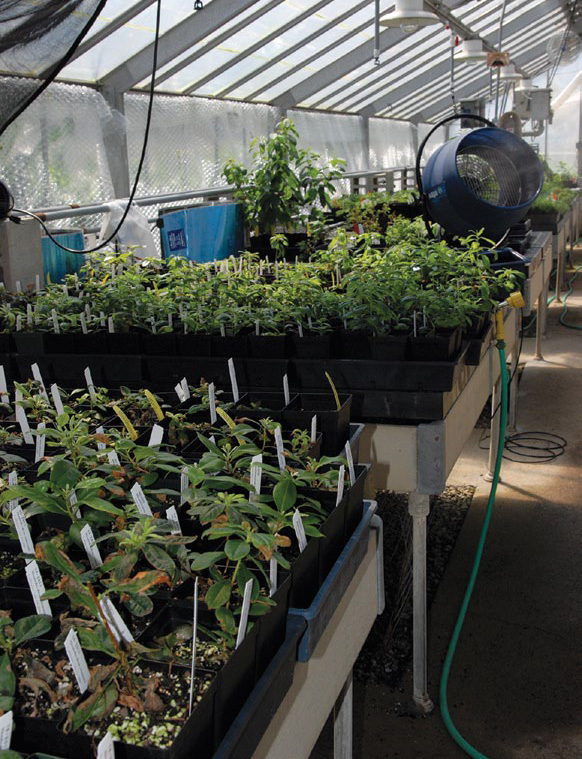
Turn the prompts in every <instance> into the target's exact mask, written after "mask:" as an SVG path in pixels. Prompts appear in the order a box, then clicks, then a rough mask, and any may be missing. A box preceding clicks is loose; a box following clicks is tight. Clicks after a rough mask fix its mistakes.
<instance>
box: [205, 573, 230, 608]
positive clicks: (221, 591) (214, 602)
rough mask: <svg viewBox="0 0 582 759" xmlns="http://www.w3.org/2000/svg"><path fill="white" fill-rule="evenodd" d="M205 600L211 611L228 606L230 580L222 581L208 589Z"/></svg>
mask: <svg viewBox="0 0 582 759" xmlns="http://www.w3.org/2000/svg"><path fill="white" fill-rule="evenodd" d="M205 600H206V604H207V606H208V608H209V609H218V608H219V607H220V606H226V604H227V603H228V602H229V600H230V582H229V580H220V582H216V583H214V585H211V586H210V587H209V588H208V592H207V593H206V599H205Z"/></svg>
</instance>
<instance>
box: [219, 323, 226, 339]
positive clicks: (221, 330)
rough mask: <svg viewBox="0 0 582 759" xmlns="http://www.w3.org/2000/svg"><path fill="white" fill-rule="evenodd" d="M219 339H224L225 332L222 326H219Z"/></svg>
mask: <svg viewBox="0 0 582 759" xmlns="http://www.w3.org/2000/svg"><path fill="white" fill-rule="evenodd" d="M220 337H226V330H225V328H224V324H221V325H220Z"/></svg>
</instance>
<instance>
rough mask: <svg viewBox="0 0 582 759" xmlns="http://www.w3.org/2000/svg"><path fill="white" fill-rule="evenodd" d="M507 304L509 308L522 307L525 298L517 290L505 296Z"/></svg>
mask: <svg viewBox="0 0 582 759" xmlns="http://www.w3.org/2000/svg"><path fill="white" fill-rule="evenodd" d="M507 305H508V306H511V308H523V307H524V306H525V300H524V299H523V295H522V294H521V293H520V292H519V290H517V291H516V292H514V293H511V295H508V296H507Z"/></svg>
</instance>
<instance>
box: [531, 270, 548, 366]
mask: <svg viewBox="0 0 582 759" xmlns="http://www.w3.org/2000/svg"><path fill="white" fill-rule="evenodd" d="M547 300H548V287H547V285H546V284H544V286H543V287H542V291H541V293H540V294H539V295H538V302H537V317H538V318H537V319H536V350H535V354H534V359H535V360H536V361H543V360H544V357H543V355H542V336H543V334H544V332H545V331H546V313H547V312H546V302H547Z"/></svg>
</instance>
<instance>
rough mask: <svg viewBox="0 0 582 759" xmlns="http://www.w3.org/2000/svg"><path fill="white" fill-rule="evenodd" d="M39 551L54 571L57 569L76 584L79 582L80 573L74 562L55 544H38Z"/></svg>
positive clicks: (48, 542)
mask: <svg viewBox="0 0 582 759" xmlns="http://www.w3.org/2000/svg"><path fill="white" fill-rule="evenodd" d="M37 551H39V552H40V556H41V558H42V560H43V561H45V562H46V563H47V564H49V566H51V567H52V568H53V569H56V570H57V571H58V572H60V573H61V574H64V575H67V576H68V577H71V578H72V579H73V580H75V582H77V583H78V582H79V572H78V571H77V569H76V568H75V565H74V564H73V562H72V561H71V560H70V559H69V557H68V556H67V554H66V553H64V551H61V550H60V549H59V548H57V547H56V545H55V544H54V543H51V542H50V541H46V542H43V543H38V545H37Z"/></svg>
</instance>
